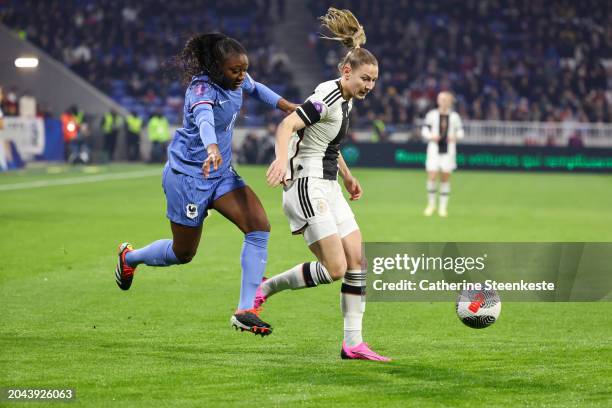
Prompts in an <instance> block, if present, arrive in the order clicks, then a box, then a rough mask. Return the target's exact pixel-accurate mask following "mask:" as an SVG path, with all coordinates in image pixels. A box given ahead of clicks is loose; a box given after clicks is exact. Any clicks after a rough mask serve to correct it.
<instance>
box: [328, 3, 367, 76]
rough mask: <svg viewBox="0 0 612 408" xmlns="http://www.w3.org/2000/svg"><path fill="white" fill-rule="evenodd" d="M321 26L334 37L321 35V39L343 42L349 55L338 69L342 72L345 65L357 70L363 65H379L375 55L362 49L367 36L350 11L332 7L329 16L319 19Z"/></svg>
mask: <svg viewBox="0 0 612 408" xmlns="http://www.w3.org/2000/svg"><path fill="white" fill-rule="evenodd" d="M319 20H321V26H323V27H324V28H326V29H327V30H329V31H330V32H331V33H332V35H333V36H332V37H329V36H326V35H321V38H324V39H326V40H333V41H339V42H341V43H342V44H343V45H344V46H345V47H346V48H348V50H349V51H348V53H347V54H346V55H345V56H344V58H343V59H342V61H341V62H340V64H338V69H339V70H340V71H342V68H343V67H344V66H345V65H347V64H348V65H350V66H351V68H352V69H356V68H357V67H359V66H360V65H363V64H372V65H378V61H377V60H376V57H375V56H374V54H372V53H371V52H370V51H368V50H366V49H365V48H361V45H362V44H365V42H366V34H365V31H364V29H363V26H362V25H361V24H359V21H358V20H357V18H356V17H355V16H354V15H353V13H351V11H350V10H339V9H337V8H334V7H330V8H329V9H328V10H327V14H325V15H324V16H322V17H319Z"/></svg>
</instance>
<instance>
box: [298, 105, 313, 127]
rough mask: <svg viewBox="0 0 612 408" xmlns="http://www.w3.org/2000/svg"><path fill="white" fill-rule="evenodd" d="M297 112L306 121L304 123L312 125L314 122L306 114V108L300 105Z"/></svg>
mask: <svg viewBox="0 0 612 408" xmlns="http://www.w3.org/2000/svg"><path fill="white" fill-rule="evenodd" d="M295 112H296V113H297V114H298V116H299V117H300V118H301V119H302V120H303V121H304V123H305V124H306V126H310V125H312V122H311V121H310V119H309V118H308V116H306V113H304V110H303V109H302V107H301V106H300V107H298V108H297V109H296V110H295Z"/></svg>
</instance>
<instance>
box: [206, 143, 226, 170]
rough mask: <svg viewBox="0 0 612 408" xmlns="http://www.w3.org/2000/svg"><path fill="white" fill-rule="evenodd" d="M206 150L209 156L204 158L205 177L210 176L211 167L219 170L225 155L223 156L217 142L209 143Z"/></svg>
mask: <svg viewBox="0 0 612 408" xmlns="http://www.w3.org/2000/svg"><path fill="white" fill-rule="evenodd" d="M206 152H207V153H208V157H207V158H206V160H204V164H203V165H202V173H203V174H204V178H208V176H209V175H210V168H211V167H212V168H213V169H214V170H217V169H218V168H219V166H220V165H221V164H222V163H223V157H221V152H220V151H219V146H217V145H216V144H215V143H213V144H210V145H208V147H207V148H206Z"/></svg>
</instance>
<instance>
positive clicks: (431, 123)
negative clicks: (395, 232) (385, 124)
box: [421, 92, 464, 217]
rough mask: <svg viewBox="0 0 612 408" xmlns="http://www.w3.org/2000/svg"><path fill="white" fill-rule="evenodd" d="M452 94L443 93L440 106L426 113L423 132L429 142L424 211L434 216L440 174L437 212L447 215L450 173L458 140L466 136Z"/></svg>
mask: <svg viewBox="0 0 612 408" xmlns="http://www.w3.org/2000/svg"><path fill="white" fill-rule="evenodd" d="M452 104H453V95H452V94H451V93H450V92H440V94H439V95H438V109H434V110H431V111H429V112H428V113H427V115H426V116H425V123H424V124H423V129H422V131H421V134H422V136H423V138H424V139H425V140H426V141H427V142H428V143H427V159H426V161H425V168H426V170H427V198H428V203H427V208H425V211H424V212H423V213H424V214H425V215H426V216H428V217H429V216H431V215H432V214H433V213H434V211H435V210H436V195H437V193H438V188H437V179H438V175H440V190H439V195H440V198H439V201H440V205H439V207H438V214H439V215H440V217H447V216H448V199H449V195H450V175H451V173H452V172H453V170H455V168H457V140H458V139H462V138H463V136H464V132H463V124H462V123H461V117H459V114H458V113H457V112H455V111H453V110H451V107H452Z"/></svg>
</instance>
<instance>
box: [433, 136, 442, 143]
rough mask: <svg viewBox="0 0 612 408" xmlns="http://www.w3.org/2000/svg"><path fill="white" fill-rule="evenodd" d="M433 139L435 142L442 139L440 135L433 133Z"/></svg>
mask: <svg viewBox="0 0 612 408" xmlns="http://www.w3.org/2000/svg"><path fill="white" fill-rule="evenodd" d="M431 140H433V141H434V142H439V141H440V135H431Z"/></svg>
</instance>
